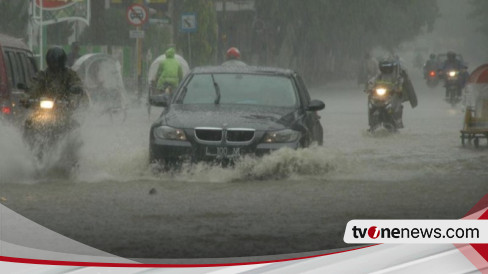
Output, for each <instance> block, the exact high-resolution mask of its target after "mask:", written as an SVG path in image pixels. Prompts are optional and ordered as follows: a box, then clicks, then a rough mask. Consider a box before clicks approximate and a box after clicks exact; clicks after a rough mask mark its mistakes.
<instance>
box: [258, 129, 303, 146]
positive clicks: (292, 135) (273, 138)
mask: <svg viewBox="0 0 488 274" xmlns="http://www.w3.org/2000/svg"><path fill="white" fill-rule="evenodd" d="M298 138H300V132H298V131H295V130H291V129H283V130H277V131H270V132H268V133H266V135H265V136H264V142H265V143H290V142H295V141H296V140H298Z"/></svg>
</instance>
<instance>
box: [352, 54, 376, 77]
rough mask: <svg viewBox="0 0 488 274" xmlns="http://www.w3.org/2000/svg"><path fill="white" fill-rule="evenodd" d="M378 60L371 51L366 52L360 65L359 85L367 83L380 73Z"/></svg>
mask: <svg viewBox="0 0 488 274" xmlns="http://www.w3.org/2000/svg"><path fill="white" fill-rule="evenodd" d="M378 73H379V70H378V62H377V61H376V60H375V59H374V58H373V57H372V56H371V54H370V53H369V52H366V53H365V54H364V59H363V62H361V65H360V67H359V72H358V81H357V83H358V85H364V84H365V83H366V84H367V83H368V81H369V80H370V79H371V78H373V77H375V76H376V75H378Z"/></svg>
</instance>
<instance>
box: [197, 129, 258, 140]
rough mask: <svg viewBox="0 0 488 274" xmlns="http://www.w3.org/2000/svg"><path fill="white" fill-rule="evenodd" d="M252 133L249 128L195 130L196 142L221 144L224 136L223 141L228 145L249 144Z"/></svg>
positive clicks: (252, 130)
mask: <svg viewBox="0 0 488 274" xmlns="http://www.w3.org/2000/svg"><path fill="white" fill-rule="evenodd" d="M254 132H255V130H254V129H249V128H229V129H222V128H195V136H196V138H197V140H199V141H204V142H221V141H222V140H223V138H224V136H225V141H226V142H230V143H237V142H250V141H252V139H253V138H254Z"/></svg>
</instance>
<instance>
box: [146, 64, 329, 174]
mask: <svg viewBox="0 0 488 274" xmlns="http://www.w3.org/2000/svg"><path fill="white" fill-rule="evenodd" d="M151 103H152V104H153V105H157V106H163V107H165V109H164V111H163V113H162V114H161V117H160V118H159V120H158V121H156V122H155V123H154V124H153V125H152V126H151V129H150V135H149V140H150V145H149V151H150V162H159V163H161V164H162V165H163V166H165V167H168V166H171V165H173V164H175V163H176V164H177V163H180V162H182V161H185V160H188V161H192V162H197V161H209V162H217V163H226V162H233V161H235V160H236V159H238V158H239V157H240V156H243V155H257V156H259V155H263V154H266V153H269V152H271V151H274V150H277V149H280V148H284V147H288V148H293V149H297V148H303V147H308V146H310V145H311V144H313V143H317V144H319V145H321V144H322V141H323V140H322V139H323V129H322V125H321V124H320V116H319V115H318V114H317V111H319V110H322V109H323V108H324V107H325V105H324V103H323V102H321V101H318V100H311V99H310V95H309V93H308V91H307V88H306V87H305V84H304V82H303V80H302V78H301V77H300V76H299V75H298V74H297V73H296V72H294V71H292V70H285V69H278V68H260V67H222V66H221V67H200V68H195V69H194V70H192V71H191V72H190V74H189V75H188V76H187V77H186V78H185V79H184V80H183V82H182V84H181V85H180V86H179V88H178V89H177V90H176V93H175V94H174V95H173V96H172V98H171V99H170V101H167V98H166V97H161V101H156V100H152V101H151Z"/></svg>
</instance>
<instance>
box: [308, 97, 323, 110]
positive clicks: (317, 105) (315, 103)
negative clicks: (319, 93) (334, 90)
mask: <svg viewBox="0 0 488 274" xmlns="http://www.w3.org/2000/svg"><path fill="white" fill-rule="evenodd" d="M324 108H325V104H324V102H322V101H320V100H312V101H310V104H308V107H307V110H308V111H319V110H323V109H324Z"/></svg>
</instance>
